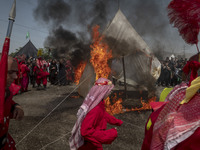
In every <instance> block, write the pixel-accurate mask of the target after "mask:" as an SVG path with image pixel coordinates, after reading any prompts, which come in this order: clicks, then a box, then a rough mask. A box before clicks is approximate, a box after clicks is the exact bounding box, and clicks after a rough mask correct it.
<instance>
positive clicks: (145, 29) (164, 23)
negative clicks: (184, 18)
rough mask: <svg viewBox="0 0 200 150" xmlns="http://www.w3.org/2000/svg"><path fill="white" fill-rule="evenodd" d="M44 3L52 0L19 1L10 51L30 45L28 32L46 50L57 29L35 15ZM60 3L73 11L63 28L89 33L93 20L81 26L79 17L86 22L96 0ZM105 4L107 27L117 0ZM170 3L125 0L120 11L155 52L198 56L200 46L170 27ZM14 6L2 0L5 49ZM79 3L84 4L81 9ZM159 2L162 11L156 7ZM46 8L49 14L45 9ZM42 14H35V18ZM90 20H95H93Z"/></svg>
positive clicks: (0, 14) (10, 0) (0, 25)
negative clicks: (187, 40) (53, 32)
mask: <svg viewBox="0 0 200 150" xmlns="http://www.w3.org/2000/svg"><path fill="white" fill-rule="evenodd" d="M42 1H43V2H44V1H49V0H39V1H38V0H16V3H17V6H16V19H15V22H14V25H13V30H12V35H11V43H10V52H14V51H15V50H16V49H19V48H20V47H23V46H24V45H25V44H26V43H27V42H28V39H26V34H27V32H29V33H30V39H31V41H32V43H33V44H34V45H35V46H36V48H43V47H44V46H45V41H46V39H47V37H48V36H49V33H50V31H52V28H56V26H55V25H54V26H52V24H50V23H49V22H48V21H42V17H40V15H39V17H38V18H37V16H34V10H35V9H36V8H37V7H38V2H42ZM55 1H56V0H55ZM57 1H59V0H57ZM60 1H66V3H68V4H69V6H71V9H69V10H70V11H71V12H70V13H69V15H66V17H67V19H66V20H67V21H66V22H65V26H63V27H64V28H65V29H67V31H70V32H72V33H79V32H82V30H84V31H83V33H84V32H87V28H88V24H90V21H84V23H83V24H81V21H80V20H79V22H78V21H77V20H78V19H76V18H78V17H80V16H81V17H82V19H83V18H84V19H85V18H86V16H84V15H83V14H84V11H87V8H88V9H90V8H92V5H93V3H94V1H95V0H60ZM96 1H98V0H96ZM99 1H100V0H99ZM103 1H104V0H103ZM108 1H110V3H108ZM105 2H106V4H107V6H106V9H107V10H108V11H107V12H108V13H107V14H106V19H105V20H103V19H102V20H103V21H104V22H105V24H104V26H105V25H106V24H108V22H109V21H110V20H111V19H112V18H113V17H114V15H115V13H116V12H117V9H118V3H117V0H107V1H105ZM151 2H152V3H151ZM169 2H170V0H159V1H158V0H121V1H120V9H121V10H122V12H123V13H124V14H125V16H126V17H127V19H128V20H129V21H130V23H131V24H132V25H133V27H134V28H135V29H136V31H137V32H138V33H139V34H140V35H141V37H142V38H143V39H144V40H145V41H146V43H147V45H149V47H150V48H151V49H156V48H157V47H161V48H163V49H164V51H169V52H173V51H175V52H177V53H184V48H185V50H186V53H192V54H195V53H196V52H197V50H196V47H195V46H191V45H188V44H186V43H185V42H184V41H183V40H182V38H181V37H180V36H179V33H178V31H177V29H175V28H173V27H172V25H171V24H169V21H168V18H167V11H166V7H167V5H168V4H169ZM12 3H13V0H0V47H1V48H2V45H3V43H4V39H5V35H6V32H7V26H8V15H9V12H10V9H11V6H12ZM78 3H80V6H79V5H78ZM155 3H156V5H157V7H159V8H157V7H156V9H155V8H154V4H155ZM113 4H114V5H113ZM77 6H79V7H77ZM81 7H83V8H81ZM40 9H41V8H40ZM42 9H44V11H45V8H42ZM96 9H98V8H96ZM147 9H148V10H147ZM157 9H158V10H157ZM81 11H83V12H81ZM77 12H78V13H77ZM143 12H144V13H143ZM38 14H39V13H38ZM38 14H37V13H35V15H38ZM92 15H96V14H90V16H89V17H91V16H92ZM97 15H98V14H97ZM100 15H102V14H100ZM103 15H104V14H103ZM150 15H152V16H150ZM87 17H88V13H87ZM88 20H92V19H90V18H89V19H88ZM94 20H95V18H93V20H92V21H94ZM62 23H63V22H62ZM87 23H88V24H87ZM102 27H103V26H102ZM160 28H161V29H160ZM159 30H160V31H159Z"/></svg>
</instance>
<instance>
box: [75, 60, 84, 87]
mask: <svg viewBox="0 0 200 150" xmlns="http://www.w3.org/2000/svg"><path fill="white" fill-rule="evenodd" d="M85 66H86V62H81V63H80V64H79V65H78V66H77V68H76V69H75V72H74V73H75V75H74V82H75V83H76V85H78V84H79V81H80V79H81V76H82V74H83V71H84V69H85Z"/></svg>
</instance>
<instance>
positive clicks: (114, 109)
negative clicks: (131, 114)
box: [105, 93, 124, 115]
mask: <svg viewBox="0 0 200 150" xmlns="http://www.w3.org/2000/svg"><path fill="white" fill-rule="evenodd" d="M114 94H115V96H114V97H112V102H113V105H112V104H111V102H110V98H109V97H108V98H107V99H105V108H106V111H107V112H108V113H109V114H110V115H115V114H120V113H123V112H124V111H123V106H122V104H121V103H122V98H119V99H118V98H117V94H116V93H114Z"/></svg>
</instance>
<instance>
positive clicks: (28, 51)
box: [14, 40, 38, 58]
mask: <svg viewBox="0 0 200 150" xmlns="http://www.w3.org/2000/svg"><path fill="white" fill-rule="evenodd" d="M37 51H38V50H37V48H36V47H35V46H34V45H33V43H32V42H31V41H30V40H29V41H28V43H26V45H24V46H23V47H22V48H21V49H20V50H19V52H17V53H16V54H15V56H19V55H23V54H24V55H26V57H34V58H36V57H37ZM15 56H14V57H15Z"/></svg>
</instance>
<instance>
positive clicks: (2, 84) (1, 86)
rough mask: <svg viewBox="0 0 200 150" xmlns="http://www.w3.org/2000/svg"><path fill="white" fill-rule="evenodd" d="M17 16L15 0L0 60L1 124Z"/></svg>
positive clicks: (0, 122)
mask: <svg viewBox="0 0 200 150" xmlns="http://www.w3.org/2000/svg"><path fill="white" fill-rule="evenodd" d="M15 16H16V0H14V2H13V5H12V8H11V11H10V14H9V18H8V20H9V23H8V28H7V34H6V38H5V41H4V45H3V49H2V55H1V60H0V68H1V73H0V124H2V123H4V100H5V88H6V81H7V69H8V54H9V47H10V37H11V32H12V27H13V23H14V21H15Z"/></svg>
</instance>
